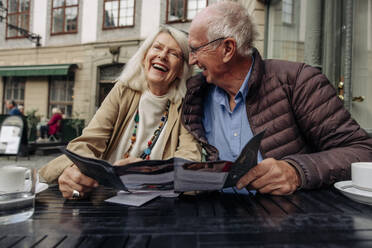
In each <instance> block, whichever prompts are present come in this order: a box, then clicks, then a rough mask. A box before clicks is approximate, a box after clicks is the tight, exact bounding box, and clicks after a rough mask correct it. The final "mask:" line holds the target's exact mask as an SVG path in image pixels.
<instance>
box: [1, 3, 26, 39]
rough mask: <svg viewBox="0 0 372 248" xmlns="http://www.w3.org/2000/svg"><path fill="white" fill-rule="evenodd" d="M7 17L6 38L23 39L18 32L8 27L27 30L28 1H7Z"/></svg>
mask: <svg viewBox="0 0 372 248" xmlns="http://www.w3.org/2000/svg"><path fill="white" fill-rule="evenodd" d="M7 4H8V17H7V23H8V24H9V25H6V30H7V31H6V38H22V37H24V36H23V35H22V34H21V33H20V32H19V31H17V30H16V29H14V28H12V27H11V26H10V25H13V26H16V27H19V28H23V29H26V30H28V29H29V26H30V1H29V0H8V1H7Z"/></svg>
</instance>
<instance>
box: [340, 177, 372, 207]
mask: <svg viewBox="0 0 372 248" xmlns="http://www.w3.org/2000/svg"><path fill="white" fill-rule="evenodd" d="M334 186H335V188H336V189H338V190H339V191H340V192H341V193H342V194H344V195H345V196H347V197H349V198H350V199H351V200H354V201H356V202H359V203H364V204H368V205H372V191H366V190H360V189H357V188H354V186H353V183H352V181H342V182H337V183H335V185H334Z"/></svg>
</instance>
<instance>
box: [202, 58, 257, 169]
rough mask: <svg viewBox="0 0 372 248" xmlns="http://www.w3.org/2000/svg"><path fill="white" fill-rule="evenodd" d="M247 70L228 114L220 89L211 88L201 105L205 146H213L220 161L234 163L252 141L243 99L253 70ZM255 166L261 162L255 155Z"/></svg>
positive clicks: (227, 106)
mask: <svg viewBox="0 0 372 248" xmlns="http://www.w3.org/2000/svg"><path fill="white" fill-rule="evenodd" d="M252 61H253V62H252V65H251V68H250V69H249V71H248V73H247V76H246V77H245V80H244V82H243V84H242V86H241V87H240V89H239V91H238V93H237V94H236V95H235V103H236V106H235V108H234V110H233V111H231V110H230V105H229V97H228V94H227V93H226V92H225V91H224V90H223V89H221V88H219V87H218V86H215V85H211V88H210V90H209V92H208V95H207V97H206V98H205V101H204V116H203V125H204V128H205V132H206V138H207V139H208V142H209V143H210V144H211V145H213V146H215V147H216V148H217V149H218V151H219V154H220V159H222V160H228V161H235V160H236V159H237V158H238V156H239V154H240V152H241V151H242V149H243V148H244V146H245V145H246V144H247V142H248V141H249V140H250V139H251V138H252V137H253V133H252V130H251V127H250V125H249V122H248V117H247V111H246V104H245V99H246V97H247V94H248V81H249V78H250V76H251V71H252V67H253V63H254V60H253V57H252ZM257 160H258V161H257V162H260V161H262V156H261V153H260V152H259V153H258V158H257Z"/></svg>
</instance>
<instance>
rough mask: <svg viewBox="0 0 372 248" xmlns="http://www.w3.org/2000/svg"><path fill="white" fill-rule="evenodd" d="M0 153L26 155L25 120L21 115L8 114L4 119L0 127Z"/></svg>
mask: <svg viewBox="0 0 372 248" xmlns="http://www.w3.org/2000/svg"><path fill="white" fill-rule="evenodd" d="M0 154H2V155H7V156H10V155H16V160H17V158H18V156H24V155H26V156H27V157H28V159H30V156H29V152H28V139H27V122H26V119H25V118H22V117H21V116H16V115H12V116H8V117H6V118H5V119H4V121H3V123H2V124H1V129H0Z"/></svg>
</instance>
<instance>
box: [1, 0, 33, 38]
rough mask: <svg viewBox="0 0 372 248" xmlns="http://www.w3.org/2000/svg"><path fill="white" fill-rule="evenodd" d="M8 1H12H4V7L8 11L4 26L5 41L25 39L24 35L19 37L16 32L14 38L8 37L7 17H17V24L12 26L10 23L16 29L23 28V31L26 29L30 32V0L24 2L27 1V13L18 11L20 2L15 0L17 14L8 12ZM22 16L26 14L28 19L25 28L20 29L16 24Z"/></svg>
mask: <svg viewBox="0 0 372 248" xmlns="http://www.w3.org/2000/svg"><path fill="white" fill-rule="evenodd" d="M9 1H12V0H7V1H6V7H7V9H8V13H7V16H6V25H5V39H6V40H9V39H22V38H26V36H25V35H19V31H17V35H16V36H8V29H9V27H8V23H10V22H9V17H11V16H17V23H16V24H13V23H10V24H12V25H14V26H17V27H20V28H23V29H26V30H30V13H31V11H30V9H31V0H26V1H28V6H29V8H28V10H27V11H19V3H20V1H21V0H16V1H17V12H9V10H10V8H9ZM24 14H27V16H28V18H27V27H21V26H19V25H18V24H19V23H18V21H19V16H21V15H24Z"/></svg>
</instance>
